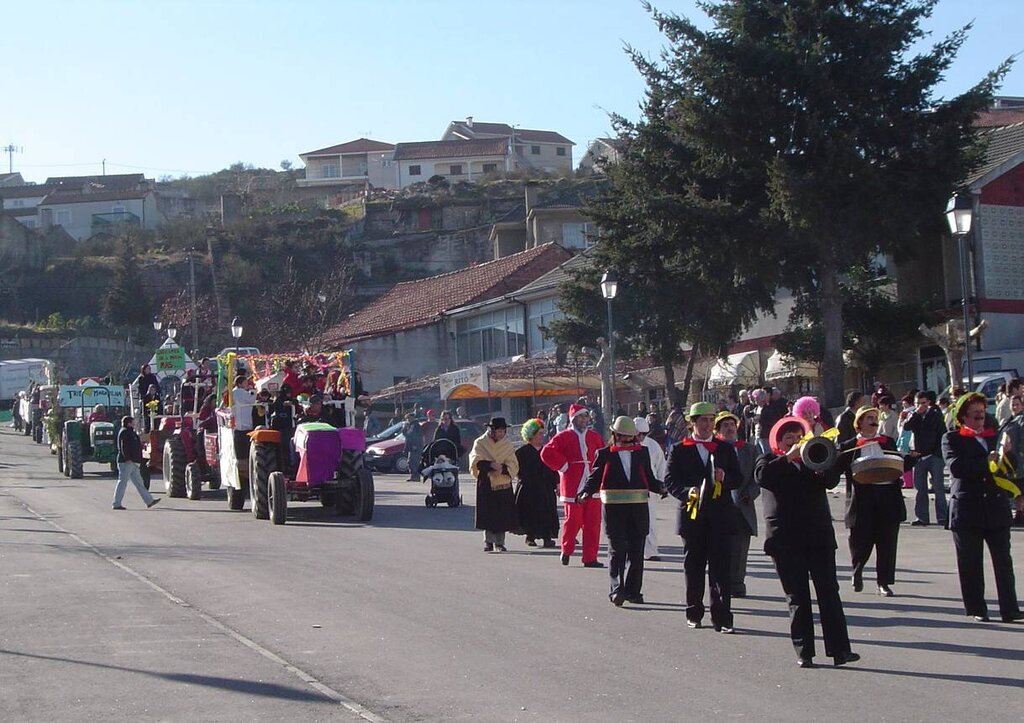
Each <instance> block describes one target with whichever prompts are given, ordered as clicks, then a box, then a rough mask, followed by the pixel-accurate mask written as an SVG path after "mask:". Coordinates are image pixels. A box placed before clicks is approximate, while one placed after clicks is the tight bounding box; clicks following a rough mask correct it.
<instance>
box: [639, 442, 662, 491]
mask: <svg viewBox="0 0 1024 723" xmlns="http://www.w3.org/2000/svg"><path fill="white" fill-rule="evenodd" d="M643 445H644V446H645V447H647V451H648V452H649V453H650V455H651V471H652V472H654V476H655V477H656V478H657V479H658V480H659V481H661V482H664V481H665V471H666V467H667V466H668V460H666V459H665V450H663V449H662V448H661V445H660V444H658V443H657V442H655V441H654V440H653V439H651V438H650V437H644V441H643Z"/></svg>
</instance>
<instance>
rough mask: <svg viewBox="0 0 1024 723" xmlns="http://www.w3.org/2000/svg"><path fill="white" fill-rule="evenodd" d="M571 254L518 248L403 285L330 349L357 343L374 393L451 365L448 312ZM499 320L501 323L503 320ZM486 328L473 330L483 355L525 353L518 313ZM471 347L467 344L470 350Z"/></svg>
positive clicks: (341, 327) (342, 329)
mask: <svg viewBox="0 0 1024 723" xmlns="http://www.w3.org/2000/svg"><path fill="white" fill-rule="evenodd" d="M570 257H571V254H570V253H569V252H568V251H566V250H565V249H563V248H561V247H560V246H558V245H556V244H547V245H545V246H539V247H537V248H533V249H529V250H527V251H522V252H520V253H518V254H512V255H510V256H506V257H504V258H501V259H497V260H495V261H489V262H487V263H483V264H478V265H475V266H470V267H468V268H464V269H460V270H459V271H453V272H451V273H447V274H441V275H439V276H432V277H430V278H426V279H420V280H418V281H406V282H403V283H400V284H396V285H395V286H394V287H392V289H391V290H390V291H388V292H387V293H385V294H384V295H383V296H381V297H380V298H378V299H377V300H376V301H373V302H371V303H370V304H369V305H367V306H366V307H364V308H363V309H361V310H360V311H357V312H355V313H354V314H352V315H351V316H349V317H348V318H347V319H345V320H344V321H342V322H341V323H340V324H338V325H337V326H335V327H334V328H333V329H331V331H330V332H328V334H327V341H328V343H329V345H330V348H331V349H349V348H352V349H355V350H356V358H357V359H358V360H359V361H358V368H359V370H360V372H361V374H362V377H363V384H364V386H365V388H366V389H367V390H368V391H371V392H372V391H375V390H378V389H381V388H384V387H388V386H391V385H393V384H395V383H398V382H400V381H402V380H404V379H408V378H412V377H419V376H423V375H427V374H437V373H439V372H443V371H447V370H448V369H452V368H454V367H455V365H456V364H457V361H456V360H457V358H458V356H457V352H456V348H457V346H458V344H459V343H462V342H460V337H459V334H458V331H457V330H456V331H450V330H449V324H448V322H447V319H446V316H447V313H448V311H449V310H451V309H455V308H459V307H465V306H467V305H471V304H475V303H478V302H481V301H484V300H487V299H494V298H500V297H502V296H504V295H506V294H509V293H511V292H514V291H516V290H518V289H520V288H522V287H523V286H525V285H526V284H528V283H529V282H531V281H533V280H535V279H537V278H539V277H540V276H542V275H543V274H545V273H547V272H549V271H551V270H552V269H554V268H555V267H556V266H558V265H559V264H561V263H562V262H564V261H566V260H568V259H569V258H570ZM499 321H500V323H498V322H499ZM492 322H493V323H490V322H489V325H488V326H487V327H486V328H476V329H472V330H466V336H465V339H464V343H465V344H472V345H477V346H479V347H480V350H481V354H483V353H484V350H486V354H488V355H490V354H493V353H495V351H496V350H497V351H500V352H502V353H503V354H505V355H515V354H521V353H525V351H526V344H527V341H526V324H527V320H526V318H525V317H524V316H523V315H522V313H520V314H519V316H518V317H516V316H515V315H509V316H506V315H505V314H504V312H502V316H501V319H500V320H497V317H495V318H494V319H492ZM468 348H469V347H467V349H468Z"/></svg>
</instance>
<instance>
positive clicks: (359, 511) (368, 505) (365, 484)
mask: <svg viewBox="0 0 1024 723" xmlns="http://www.w3.org/2000/svg"><path fill="white" fill-rule="evenodd" d="M373 496H374V492H373V473H372V472H370V470H368V469H367V468H365V467H363V468H362V469H360V470H359V476H358V479H357V481H356V486H355V501H354V504H353V507H354V512H355V515H356V519H357V520H359V521H360V522H367V521H368V520H369V519H370V518H371V517H373Z"/></svg>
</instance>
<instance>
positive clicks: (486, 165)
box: [394, 138, 515, 188]
mask: <svg viewBox="0 0 1024 723" xmlns="http://www.w3.org/2000/svg"><path fill="white" fill-rule="evenodd" d="M394 159H395V167H396V170H397V173H398V180H397V182H398V187H399V188H405V187H406V186H411V185H412V184H414V183H422V182H423V181H426V180H429V179H430V178H432V177H434V176H441V177H442V178H445V179H446V180H448V181H450V182H455V181H474V180H478V179H479V178H480V177H481V176H483V175H486V174H489V173H499V172H507V171H512V170H514V169H515V162H514V159H513V158H512V150H511V147H510V146H509V142H508V140H507V139H504V138H479V139H474V140H447V141H419V142H416V143H399V144H398V145H396V146H395V156H394Z"/></svg>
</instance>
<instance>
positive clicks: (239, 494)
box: [228, 487, 247, 512]
mask: <svg viewBox="0 0 1024 723" xmlns="http://www.w3.org/2000/svg"><path fill="white" fill-rule="evenodd" d="M246 492H247V491H246V490H245V489H235V488H234V487H228V507H229V508H230V509H232V510H234V511H236V512H237V511H239V510H241V509H242V508H243V507H245V497H246Z"/></svg>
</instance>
